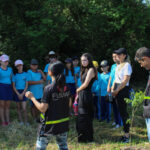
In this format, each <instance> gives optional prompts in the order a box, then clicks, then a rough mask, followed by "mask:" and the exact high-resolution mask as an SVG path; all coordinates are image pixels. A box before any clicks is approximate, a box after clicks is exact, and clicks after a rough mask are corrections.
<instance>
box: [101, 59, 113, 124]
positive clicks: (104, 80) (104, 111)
mask: <svg viewBox="0 0 150 150" xmlns="http://www.w3.org/2000/svg"><path fill="white" fill-rule="evenodd" d="M108 69H109V65H108V62H107V60H103V61H102V62H101V70H102V72H103V73H101V82H100V89H101V121H104V120H105V119H107V123H109V121H110V114H111V104H110V103H109V102H107V101H106V99H105V97H106V95H107V94H108V93H107V85H108V81H109V77H110V72H108Z"/></svg>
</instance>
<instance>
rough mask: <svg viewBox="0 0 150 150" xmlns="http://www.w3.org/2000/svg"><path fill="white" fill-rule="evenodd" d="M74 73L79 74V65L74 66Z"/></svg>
mask: <svg viewBox="0 0 150 150" xmlns="http://www.w3.org/2000/svg"><path fill="white" fill-rule="evenodd" d="M74 73H75V74H78V75H80V67H79V66H77V67H74Z"/></svg>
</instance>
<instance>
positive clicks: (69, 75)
mask: <svg viewBox="0 0 150 150" xmlns="http://www.w3.org/2000/svg"><path fill="white" fill-rule="evenodd" d="M65 63H66V68H65V70H64V74H65V77H66V84H67V86H68V87H69V88H70V91H71V95H72V98H74V97H75V94H76V85H75V71H74V68H73V63H72V59H71V58H67V59H66V60H65Z"/></svg>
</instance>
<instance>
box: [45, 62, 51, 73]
mask: <svg viewBox="0 0 150 150" xmlns="http://www.w3.org/2000/svg"><path fill="white" fill-rule="evenodd" d="M49 65H50V63H48V64H46V66H45V68H44V72H45V73H48V67H49Z"/></svg>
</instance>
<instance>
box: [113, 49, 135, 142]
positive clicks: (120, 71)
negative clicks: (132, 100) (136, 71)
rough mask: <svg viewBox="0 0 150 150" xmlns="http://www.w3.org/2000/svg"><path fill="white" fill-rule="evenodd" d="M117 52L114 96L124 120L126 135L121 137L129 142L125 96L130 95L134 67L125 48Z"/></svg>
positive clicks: (123, 140)
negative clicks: (130, 82)
mask: <svg viewBox="0 0 150 150" xmlns="http://www.w3.org/2000/svg"><path fill="white" fill-rule="evenodd" d="M115 53H116V54H117V59H118V61H119V63H120V64H119V65H118V66H117V68H116V72H115V81H114V84H113V87H112V89H113V92H112V96H115V98H116V103H117V107H118V109H119V112H120V115H121V118H122V121H123V127H124V132H125V135H124V136H123V137H122V138H121V141H122V142H124V143H128V142H129V123H127V120H128V117H129V116H128V113H127V104H126V102H125V100H124V98H128V97H129V81H130V77H131V74H132V67H131V65H130V63H129V62H128V55H127V51H126V49H125V48H120V49H118V50H116V51H115Z"/></svg>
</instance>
